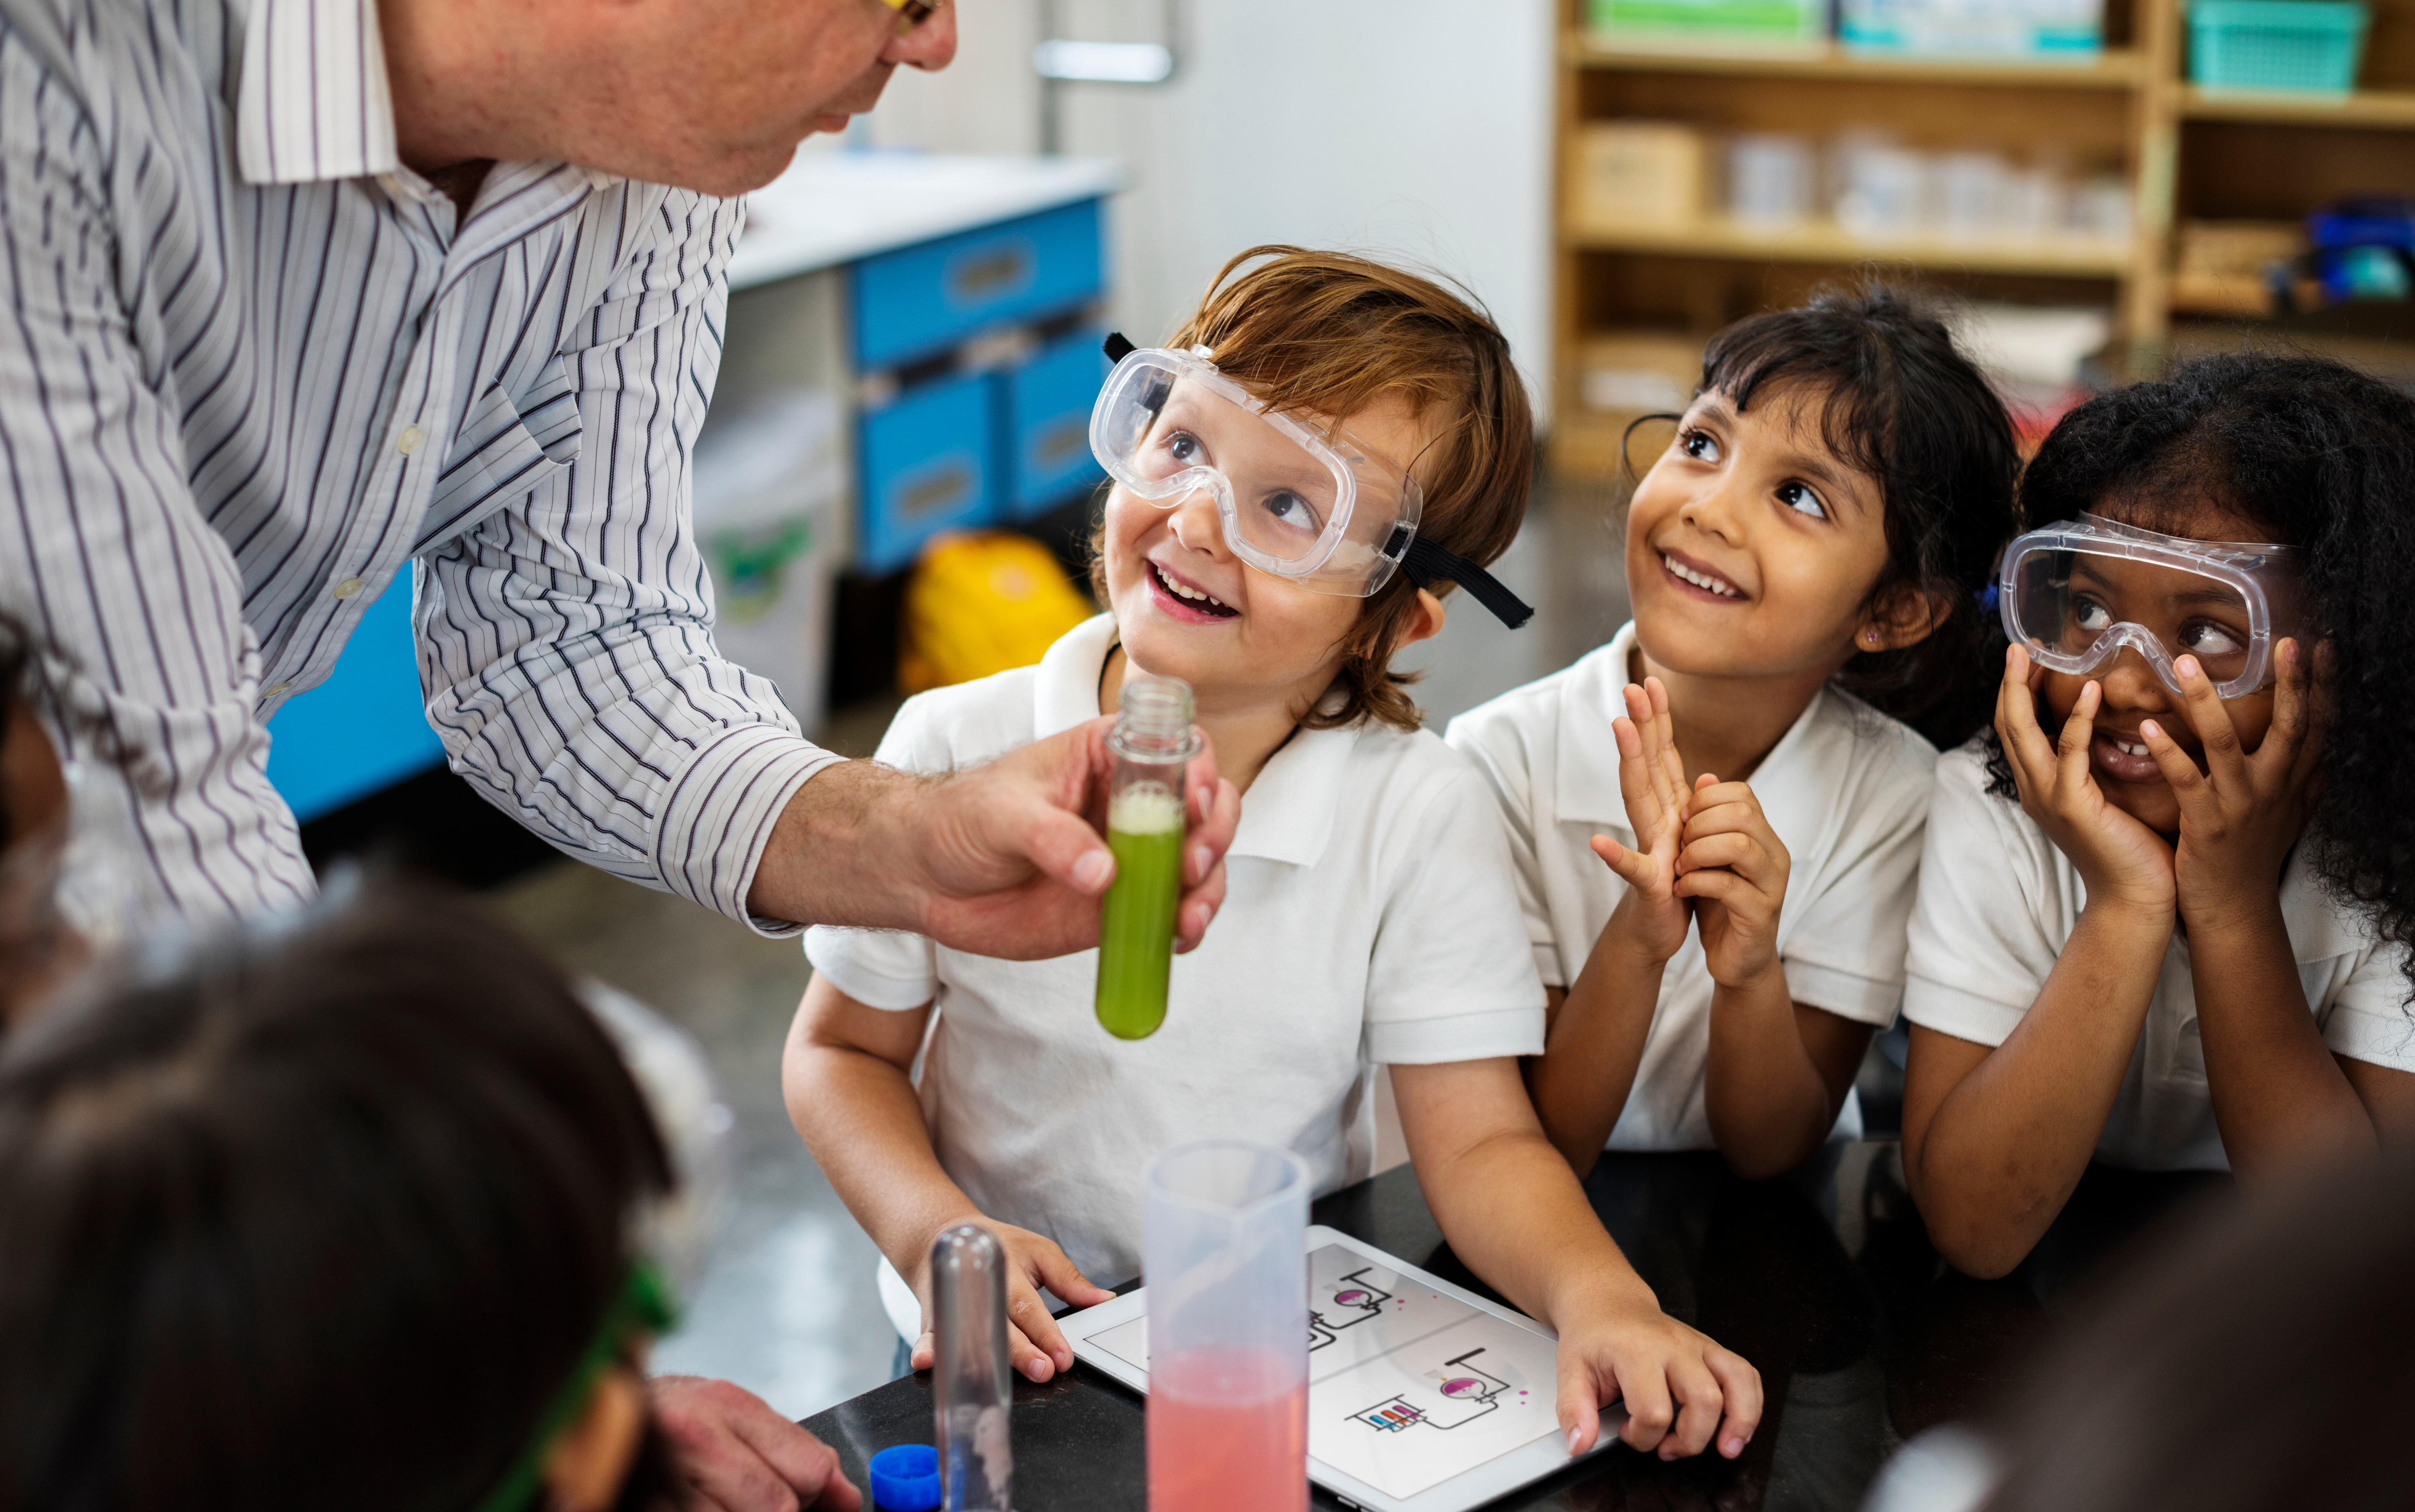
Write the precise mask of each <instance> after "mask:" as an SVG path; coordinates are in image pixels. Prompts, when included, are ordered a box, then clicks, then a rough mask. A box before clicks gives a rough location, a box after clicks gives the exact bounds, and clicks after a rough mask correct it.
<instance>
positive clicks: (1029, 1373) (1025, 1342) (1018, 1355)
mask: <svg viewBox="0 0 2415 1512" xmlns="http://www.w3.org/2000/svg"><path fill="white" fill-rule="evenodd" d="M1006 1312H1007V1316H1008V1317H1010V1318H1012V1317H1015V1316H1016V1315H1017V1314H1016V1312H1015V1310H1014V1306H1013V1304H1012V1303H1009V1304H1008V1305H1007V1310H1006ZM1040 1315H1041V1316H1042V1317H1043V1318H1044V1317H1046V1316H1048V1312H1047V1310H1046V1309H1044V1308H1043V1309H1042V1310H1041V1313H1040ZM1064 1337H1065V1336H1064V1335H1062V1334H1059V1335H1057V1342H1058V1343H1060V1344H1061V1343H1063V1342H1064ZM1006 1356H1007V1358H1009V1359H1011V1360H1012V1361H1013V1362H1014V1373H1015V1374H1017V1375H1020V1376H1022V1377H1023V1378H1024V1379H1025V1380H1027V1381H1045V1380H1047V1379H1049V1378H1050V1377H1051V1376H1054V1375H1055V1374H1056V1373H1057V1361H1056V1358H1055V1356H1054V1355H1052V1354H1051V1352H1049V1351H1048V1350H1044V1349H1042V1348H1041V1347H1040V1346H1039V1345H1037V1344H1035V1343H1033V1342H1032V1341H1031V1339H1030V1336H1029V1335H1027V1334H1026V1333H1025V1332H1024V1331H1023V1330H1022V1329H1020V1328H1018V1327H1016V1326H1015V1325H1013V1324H1012V1323H1009V1324H1008V1325H1006ZM1065 1369H1068V1370H1071V1369H1072V1367H1071V1366H1070V1365H1069V1366H1067V1367H1065Z"/></svg>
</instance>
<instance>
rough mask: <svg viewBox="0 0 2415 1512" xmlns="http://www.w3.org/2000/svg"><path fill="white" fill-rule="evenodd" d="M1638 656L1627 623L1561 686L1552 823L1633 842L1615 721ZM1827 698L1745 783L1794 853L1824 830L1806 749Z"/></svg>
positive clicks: (1816, 779) (1821, 696)
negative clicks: (1630, 664) (1575, 825)
mask: <svg viewBox="0 0 2415 1512" xmlns="http://www.w3.org/2000/svg"><path fill="white" fill-rule="evenodd" d="M1634 650H1635V621H1632V620H1629V621H1628V622H1627V623H1626V624H1624V625H1622V626H1620V627H1619V631H1618V634H1617V635H1615V636H1612V637H1611V641H1610V644H1609V645H1607V646H1605V647H1603V648H1602V649H1601V650H1600V651H1596V652H1594V653H1593V654H1592V655H1590V656H1587V657H1586V658H1585V659H1584V660H1583V662H1580V663H1579V664H1578V668H1579V670H1578V675H1577V676H1575V677H1571V678H1569V679H1568V681H1566V682H1565V683H1563V684H1561V687H1560V718H1559V726H1560V728H1559V737H1558V750H1557V753H1556V756H1555V759H1554V762H1553V765H1554V766H1555V768H1556V769H1557V771H1558V776H1557V778H1556V779H1555V781H1554V783H1553V789H1552V807H1553V817H1554V818H1556V819H1560V820H1566V821H1568V822H1570V823H1579V824H1593V825H1598V826H1599V827H1601V828H1602V829H1604V830H1609V831H1614V832H1615V833H1617V834H1620V835H1624V836H1626V837H1628V838H1629V839H1632V838H1633V837H1634V834H1635V831H1633V830H1632V829H1631V828H1629V827H1628V822H1627V802H1626V800H1625V799H1624V798H1622V797H1621V796H1620V795H1619V790H1618V760H1619V757H1618V733H1617V731H1616V730H1614V729H1613V728H1612V721H1613V720H1615V719H1617V718H1618V717H1619V716H1620V715H1622V714H1624V713H1626V712H1627V699H1626V697H1625V692H1626V688H1627V684H1628V681H1630V679H1629V678H1628V658H1629V657H1630V655H1631V654H1632V653H1633V651H1634ZM1828 696H1829V695H1828V690H1827V689H1825V688H1823V689H1821V690H1820V692H1819V693H1817V694H1815V695H1813V696H1812V698H1811V701H1810V702H1809V703H1808V704H1806V705H1804V706H1803V712H1802V713H1800V714H1798V715H1796V716H1795V720H1794V723H1793V725H1791V726H1788V727H1787V730H1786V733H1785V734H1784V735H1782V736H1780V737H1779V738H1778V743H1777V744H1776V745H1774V746H1772V747H1771V748H1770V751H1769V755H1767V756H1763V757H1762V760H1761V766H1760V767H1759V768H1758V769H1757V770H1755V771H1754V772H1753V774H1752V776H1751V777H1750V779H1748V780H1749V781H1750V782H1751V784H1752V790H1753V793H1754V795H1755V796H1756V797H1758V798H1759V799H1760V800H1761V810H1762V813H1763V814H1764V815H1766V816H1768V819H1769V826H1770V828H1771V829H1772V830H1774V831H1777V832H1778V837H1779V838H1780V839H1782V840H1784V841H1785V842H1786V844H1787V845H1788V846H1790V847H1797V846H1805V845H1808V844H1809V843H1810V842H1811V840H1812V837H1813V836H1814V835H1815V834H1817V833H1818V832H1819V831H1820V830H1821V828H1822V818H1823V811H1824V808H1825V802H1824V800H1825V799H1826V798H1827V796H1828V795H1827V794H1826V793H1825V792H1824V791H1823V783H1822V780H1821V779H1822V774H1821V772H1820V771H1818V770H1817V768H1818V767H1819V763H1818V762H1816V761H1813V760H1809V759H1807V758H1806V757H1807V753H1806V752H1805V749H1804V748H1805V747H1806V746H1807V745H1808V744H1809V743H1810V741H1811V740H1812V726H1813V725H1814V724H1815V723H1816V722H1817V721H1818V719H1819V716H1820V709H1821V705H1822V704H1823V702H1825V701H1826V699H1827V698H1828ZM1722 775H1724V773H1722Z"/></svg>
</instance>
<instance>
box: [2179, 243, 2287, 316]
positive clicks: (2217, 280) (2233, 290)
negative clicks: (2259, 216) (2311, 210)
mask: <svg viewBox="0 0 2415 1512" xmlns="http://www.w3.org/2000/svg"><path fill="white" fill-rule="evenodd" d="M2172 243H2173V248H2172V296H2171V297H2172V308H2174V309H2176V310H2182V311H2185V312H2187V313H2190V314H2196V315H2256V316H2262V315H2271V314H2273V310H2274V300H2273V279H2274V277H2275V276H2276V274H2277V276H2278V277H2281V278H2282V279H2284V280H2288V279H2289V278H2290V277H2291V273H2290V267H2291V265H2292V264H2294V263H2295V262H2297V261H2298V259H2299V258H2301V257H2303V255H2304V254H2305V251H2306V228H2305V226H2304V225H2303V223H2301V222H2299V221H2295V220H2184V221H2182V222H2181V225H2180V231H2179V233H2178V234H2177V235H2176V236H2174V237H2173V238H2172Z"/></svg>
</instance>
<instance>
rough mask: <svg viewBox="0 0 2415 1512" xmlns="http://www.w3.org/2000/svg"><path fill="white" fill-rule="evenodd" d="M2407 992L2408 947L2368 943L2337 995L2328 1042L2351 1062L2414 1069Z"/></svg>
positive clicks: (2412, 1010)
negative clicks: (2358, 1061)
mask: <svg viewBox="0 0 2415 1512" xmlns="http://www.w3.org/2000/svg"><path fill="white" fill-rule="evenodd" d="M2333 906H2334V907H2336V906H2337V905H2336V904H2334V905H2333ZM2408 996H2409V992H2408V981H2407V949H2406V947H2405V946H2402V945H2392V944H2382V943H2379V942H2376V943H2374V944H2371V945H2368V946H2367V947H2366V948H2365V950H2364V951H2363V953H2362V954H2361V955H2360V956H2359V957H2358V959H2357V963H2356V969H2355V970H2354V971H2353V972H2351V973H2349V975H2348V981H2347V982H2346V983H2345V984H2344V985H2343V986H2342V987H2341V988H2340V990H2339V991H2338V993H2337V994H2335V995H2334V996H2333V998H2332V1005H2331V1013H2330V1015H2329V1016H2328V1017H2327V1018H2325V1019H2324V1020H2323V1043H2325V1044H2327V1045H2329V1046H2331V1047H2332V1050H2333V1053H2334V1054H2337V1055H2346V1056H2348V1058H2349V1059H2350V1060H2362V1061H2364V1062H2366V1063H2368V1064H2370V1065H2375V1066H2387V1067H2389V1068H2390V1069H2391V1070H2400V1071H2415V1006H2410V1004H2409V1003H2408Z"/></svg>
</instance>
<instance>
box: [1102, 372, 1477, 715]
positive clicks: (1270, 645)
mask: <svg viewBox="0 0 2415 1512" xmlns="http://www.w3.org/2000/svg"><path fill="white" fill-rule="evenodd" d="M1349 427H1350V430H1351V433H1352V434H1353V435H1354V436H1355V437H1356V438H1357V440H1359V441H1360V442H1364V443H1365V444H1366V445H1367V446H1369V447H1370V448H1372V449H1373V450H1374V451H1376V452H1378V453H1380V454H1381V455H1383V456H1385V457H1391V458H1395V459H1404V458H1408V457H1418V456H1419V455H1420V454H1422V453H1423V452H1424V451H1425V449H1426V445H1427V443H1428V442H1430V441H1432V440H1433V427H1431V426H1429V425H1426V424H1423V423H1420V421H1419V420H1418V417H1417V415H1416V414H1415V413H1414V412H1412V411H1411V409H1410V407H1409V405H1408V402H1407V401H1406V400H1405V399H1403V398H1401V397H1397V396H1388V397H1386V398H1384V399H1383V400H1381V401H1379V402H1377V403H1376V404H1374V405H1372V406H1370V407H1369V408H1367V409H1365V410H1362V411H1360V412H1358V413H1357V414H1354V415H1352V416H1351V417H1350V419H1349ZM1101 545H1102V553H1103V555H1104V557H1105V561H1106V582H1107V600H1108V605H1109V606H1110V607H1111V608H1112V609H1113V610H1114V612H1115V617H1116V630H1117V635H1118V636H1120V637H1121V638H1122V640H1123V646H1124V653H1125V654H1126V655H1127V656H1129V657H1130V658H1131V659H1132V662H1133V664H1134V665H1136V666H1140V667H1142V668H1143V669H1145V670H1147V671H1150V672H1154V673H1157V674H1159V675H1160V676H1163V677H1178V678H1180V679H1182V680H1183V681H1186V682H1188V683H1190V684H1191V686H1192V691H1193V693H1194V694H1196V695H1197V696H1198V699H1199V704H1200V708H1201V710H1202V711H1207V710H1208V709H1210V708H1211V707H1216V706H1220V705H1221V706H1224V707H1228V708H1229V707H1233V706H1235V705H1240V704H1249V705H1253V706H1254V705H1258V704H1262V703H1263V704H1272V703H1275V702H1281V703H1282V704H1283V705H1285V706H1286V707H1287V708H1289V709H1290V711H1291V712H1292V716H1293V717H1295V718H1297V717H1298V716H1299V715H1301V714H1304V713H1306V712H1307V711H1308V710H1309V709H1311V708H1312V707H1313V706H1314V705H1315V702H1316V700H1317V699H1318V698H1319V697H1320V696H1323V695H1324V693H1325V690H1326V689H1327V687H1329V686H1331V685H1332V682H1333V679H1334V676H1335V674H1336V673H1337V672H1339V671H1340V669H1341V666H1342V654H1343V653H1342V641H1343V639H1344V637H1346V636H1348V635H1349V634H1350V632H1351V630H1352V628H1353V627H1355V626H1356V625H1357V622H1358V617H1359V615H1360V614H1361V613H1362V612H1363V611H1364V610H1365V608H1366V606H1367V601H1366V600H1365V599H1363V598H1350V597H1345V596H1343V595H1341V594H1338V593H1320V592H1315V591H1312V590H1309V589H1306V588H1302V587H1300V586H1298V585H1297V584H1295V583H1290V582H1286V581H1285V580H1283V579H1282V578H1281V577H1277V576H1274V575H1272V574H1271V573H1264V572H1260V571H1258V570H1257V569H1256V568H1254V567H1251V566H1248V565H1246V564H1245V563H1243V562H1242V561H1240V559H1239V558H1237V557H1236V556H1234V555H1233V552H1232V548H1231V546H1229V545H1228V544H1227V543H1226V542H1225V539H1224V527H1223V521H1222V518H1221V517H1220V516H1218V514H1217V509H1216V501H1215V499H1214V497H1213V496H1212V495H1210V494H1208V493H1207V492H1205V491H1198V492H1193V493H1192V494H1191V495H1190V496H1188V497H1187V498H1184V499H1180V500H1177V501H1176V502H1175V503H1174V506H1173V507H1172V508H1170V509H1161V508H1159V507H1158V506H1157V505H1156V504H1153V503H1151V502H1149V501H1147V500H1146V499H1140V498H1136V497H1134V496H1133V495H1132V493H1131V492H1129V491H1128V490H1126V489H1125V488H1123V487H1120V486H1118V487H1116V488H1115V489H1114V490H1113V491H1111V492H1110V493H1109V494H1108V496H1107V507H1106V521H1105V530H1104V531H1103V532H1102V542H1101Z"/></svg>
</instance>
